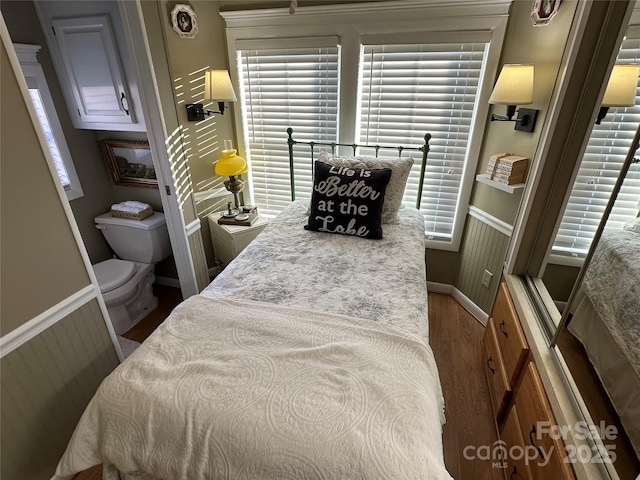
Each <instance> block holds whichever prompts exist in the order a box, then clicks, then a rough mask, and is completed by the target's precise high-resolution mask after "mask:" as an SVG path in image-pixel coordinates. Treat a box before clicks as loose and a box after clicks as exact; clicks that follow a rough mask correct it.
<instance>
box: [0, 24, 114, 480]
mask: <svg viewBox="0 0 640 480" xmlns="http://www.w3.org/2000/svg"><path fill="white" fill-rule="evenodd" d="M3 34H4V32H3ZM9 47H10V45H9ZM16 68H19V67H18V66H16ZM0 75H1V78H0V106H1V113H0V122H1V125H2V128H1V129H0V156H1V157H2V164H1V168H2V172H1V173H2V174H1V175H0V220H1V222H2V223H1V226H0V232H1V233H0V257H1V258H2V262H1V265H0V307H1V309H2V311H1V312H0V313H1V316H0V330H1V335H2V339H3V349H2V352H1V360H0V369H1V370H2V376H1V377H0V382H1V384H2V385H1V392H2V393H1V396H0V407H1V423H0V429H1V431H2V435H1V436H0V456H1V457H2V461H1V462H0V478H2V479H3V480H48V479H50V478H51V477H52V475H53V473H54V470H55V466H56V464H57V462H58V460H59V458H60V456H61V455H62V452H63V451H64V448H65V445H66V443H67V441H68V440H69V438H70V436H71V433H72V431H73V429H74V428H75V425H76V423H77V421H78V419H79V418H80V415H81V414H82V411H83V410H84V408H85V406H86V405H87V403H88V402H89V399H90V398H91V396H92V395H93V394H94V393H95V390H96V388H97V387H98V385H99V383H100V382H101V381H102V379H103V378H104V377H105V376H106V375H107V374H108V373H109V372H110V371H111V370H113V368H114V367H115V366H116V365H117V364H118V357H117V354H116V350H115V348H114V345H113V343H112V341H111V337H110V335H109V332H108V330H107V325H106V323H105V319H104V317H103V314H102V310H101V309H100V306H99V304H98V301H97V299H96V297H95V295H96V294H97V293H96V290H95V289H93V290H92V288H93V287H91V286H90V285H91V280H90V278H89V274H88V272H87V265H86V264H85V260H84V258H83V252H82V249H83V247H82V245H78V243H77V242H76V237H75V236H74V234H73V228H72V225H71V224H70V221H69V218H68V216H67V213H66V211H65V207H64V205H65V203H63V202H66V201H63V200H62V199H61V197H60V195H59V193H58V188H57V178H55V177H54V176H53V175H55V173H52V171H51V170H50V168H49V166H48V164H47V159H46V157H45V154H44V153H43V151H42V147H41V144H40V141H39V138H38V135H37V134H36V129H35V128H36V127H35V126H34V124H33V123H32V121H31V117H30V116H29V113H28V111H27V104H26V103H25V99H24V97H23V94H22V91H21V90H20V88H19V84H18V80H17V78H16V75H15V74H14V70H13V68H12V65H11V64H10V61H9V57H8V52H7V50H6V45H5V39H4V36H3V40H2V46H1V47H0ZM18 75H21V74H20V73H18ZM85 258H86V257H85ZM80 293H82V295H81V296H82V297H83V298H85V300H83V302H80V301H79V300H74V299H75V298H77V295H78V294H80ZM52 312H53V313H52ZM27 322H29V323H30V326H31V327H32V330H30V331H29V332H30V333H28V334H27V333H26V332H25V330H24V328H21V327H23V326H24V324H25V323H27ZM33 332H38V333H37V334H35V335H33ZM32 335H33V336H32Z"/></svg>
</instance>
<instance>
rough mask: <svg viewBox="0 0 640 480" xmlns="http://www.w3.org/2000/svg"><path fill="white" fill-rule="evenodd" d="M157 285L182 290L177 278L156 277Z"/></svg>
mask: <svg viewBox="0 0 640 480" xmlns="http://www.w3.org/2000/svg"><path fill="white" fill-rule="evenodd" d="M155 283H157V284H158V285H164V286H165V287H173V288H180V280H178V279H177V278H171V277H159V276H157V275H156V281H155Z"/></svg>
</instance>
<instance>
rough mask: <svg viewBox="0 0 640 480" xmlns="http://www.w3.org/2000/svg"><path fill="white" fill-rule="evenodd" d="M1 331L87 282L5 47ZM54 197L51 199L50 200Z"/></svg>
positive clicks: (0, 191)
mask: <svg viewBox="0 0 640 480" xmlns="http://www.w3.org/2000/svg"><path fill="white" fill-rule="evenodd" d="M0 70H1V74H2V85H1V88H2V113H1V124H2V130H1V135H2V137H1V138H2V141H1V146H0V156H1V157H2V176H1V179H0V182H1V183H0V185H1V188H0V198H1V205H0V208H1V212H2V213H1V218H2V227H3V228H2V232H1V236H0V245H1V256H2V262H1V266H0V269H1V270H0V271H1V274H2V277H1V284H0V285H1V291H2V323H1V334H2V335H5V334H6V333H7V332H10V331H11V330H13V329H15V328H17V327H18V326H20V325H22V324H23V323H25V322H26V321H28V320H30V319H31V318H33V317H35V316H36V315H38V314H39V313H41V312H43V311H45V310H47V309H48V308H49V307H51V306H53V305H55V304H56V303H58V302H60V301H62V300H63V299H65V298H66V297H68V296H70V295H71V294H73V293H75V292H76V291H78V290H80V289H82V288H83V287H85V286H87V285H89V284H90V283H91V281H90V280H89V276H88V274H87V272H86V269H85V267H84V264H83V263H82V259H81V257H80V254H79V253H78V247H77V246H76V242H75V240H74V237H73V235H72V232H71V229H70V228H65V225H68V222H67V217H66V216H65V213H64V210H63V208H62V205H61V203H60V200H59V198H58V194H57V191H56V185H55V183H54V179H53V178H52V177H51V173H50V172H49V169H48V168H47V165H46V163H45V160H44V155H43V153H42V150H41V148H40V143H39V140H38V136H37V135H36V131H35V129H34V128H33V124H32V123H31V119H30V117H29V114H28V112H27V109H26V105H25V103H24V100H23V97H22V94H21V93H20V90H19V88H18V83H17V81H16V78H15V77H14V75H13V69H12V68H11V65H10V64H9V63H8V57H7V54H6V51H5V50H4V49H3V51H2V68H1V69H0ZM52 199H53V201H52Z"/></svg>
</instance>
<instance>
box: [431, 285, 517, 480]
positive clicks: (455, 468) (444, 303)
mask: <svg viewBox="0 0 640 480" xmlns="http://www.w3.org/2000/svg"><path fill="white" fill-rule="evenodd" d="M483 335H484V326H483V325H482V324H481V323H480V322H478V321H477V320H476V319H475V318H474V317H473V316H472V315H471V314H470V313H469V312H467V311H466V310H465V309H464V308H462V307H461V306H460V305H459V304H458V303H457V302H456V301H455V300H453V299H452V298H451V297H450V296H448V295H440V294H437V293H429V343H430V344H431V348H432V349H433V354H434V356H435V358H436V363H437V364H438V370H439V372H440V383H441V384H442V393H443V395H444V402H445V416H446V419H447V423H446V424H445V425H444V427H443V433H442V442H443V446H444V461H445V465H446V466H447V470H448V471H449V473H450V474H451V476H452V477H453V478H455V479H458V480H467V479H469V480H493V479H496V480H497V479H500V480H503V479H504V476H503V475H504V473H503V471H502V470H501V469H498V468H492V465H491V461H490V460H479V459H475V460H468V459H466V458H465V455H464V452H465V448H466V447H468V446H470V447H481V446H488V447H491V446H493V444H494V442H496V441H497V440H498V435H497V430H496V425H495V422H494V419H493V412H492V411H491V401H490V399H489V389H488V386H487V381H486V377H485V374H484V368H483V364H482V351H481V341H482V336H483ZM473 451H474V448H470V449H468V452H469V453H472V452H473ZM468 456H469V457H470V456H471V455H468Z"/></svg>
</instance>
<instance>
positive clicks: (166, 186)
mask: <svg viewBox="0 0 640 480" xmlns="http://www.w3.org/2000/svg"><path fill="white" fill-rule="evenodd" d="M164 189H165V191H166V192H167V195H171V189H170V188H169V185H165V186H164Z"/></svg>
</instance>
